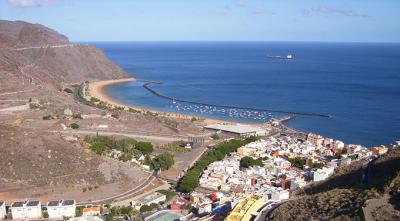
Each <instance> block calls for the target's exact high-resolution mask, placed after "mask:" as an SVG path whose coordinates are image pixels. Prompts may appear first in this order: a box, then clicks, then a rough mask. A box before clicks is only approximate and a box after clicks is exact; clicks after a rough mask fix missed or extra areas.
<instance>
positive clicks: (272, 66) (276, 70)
mask: <svg viewBox="0 0 400 221" xmlns="http://www.w3.org/2000/svg"><path fill="white" fill-rule="evenodd" d="M91 44H92V45H94V46H96V47H99V48H101V49H102V50H104V51H105V53H106V54H107V56H108V57H109V58H110V59H111V60H112V61H113V62H115V63H116V64H118V65H120V66H121V67H122V68H123V69H124V70H125V71H126V72H128V73H129V74H130V75H132V76H134V77H136V78H140V79H147V80H155V81H159V82H161V84H150V85H149V86H150V87H151V88H152V89H154V90H156V91H157V92H158V93H160V94H163V95H166V96H169V97H172V98H174V99H176V100H175V101H171V100H166V99H163V98H160V97H157V96H155V95H154V94H152V93H150V92H149V91H148V90H146V89H145V88H143V87H142V85H143V83H140V82H134V83H125V84H119V85H113V86H110V87H108V88H107V89H106V90H107V93H108V94H109V95H110V96H112V97H113V98H115V99H117V100H119V101H121V102H123V103H126V104H132V105H136V106H140V107H145V108H151V109H156V110H161V111H168V112H178V113H188V114H195V115H199V116H205V117H214V118H219V119H227V120H235V121H239V122H265V121H267V120H269V119H270V118H271V117H282V116H285V115H288V113H281V112H273V110H281V111H287V112H302V113H303V112H304V113H311V114H314V113H319V114H325V115H329V116H330V117H321V116H314V115H311V116H304V115H296V118H295V119H294V120H292V121H289V122H288V125H289V126H291V127H294V128H296V129H298V130H301V131H304V132H314V133H318V134H321V135H323V136H326V137H331V138H334V139H339V140H342V141H344V142H345V143H355V144H362V145H365V146H367V147H372V146H377V145H381V144H391V143H393V142H394V141H395V140H400V44H383V43H382V44H379V43H295V42H118V43H116V42H96V43H91ZM288 54H293V56H294V59H291V60H286V59H270V58H267V55H282V56H286V55H288ZM179 100H187V101H194V102H200V103H206V104H214V105H217V106H210V105H198V104H191V103H185V102H180V101H179ZM220 105H224V106H236V107H243V109H237V108H228V107H220Z"/></svg>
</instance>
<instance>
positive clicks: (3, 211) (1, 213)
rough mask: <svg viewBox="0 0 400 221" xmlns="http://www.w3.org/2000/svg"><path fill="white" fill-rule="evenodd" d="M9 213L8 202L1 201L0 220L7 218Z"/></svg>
mask: <svg viewBox="0 0 400 221" xmlns="http://www.w3.org/2000/svg"><path fill="white" fill-rule="evenodd" d="M6 215H7V211H6V204H5V203H4V202H2V201H0V220H1V219H5V218H6Z"/></svg>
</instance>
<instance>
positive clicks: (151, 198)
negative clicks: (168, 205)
mask: <svg viewBox="0 0 400 221" xmlns="http://www.w3.org/2000/svg"><path fill="white" fill-rule="evenodd" d="M166 199H167V198H166V197H165V195H164V194H161V193H158V192H154V193H149V194H146V195H144V196H142V197H140V198H139V199H137V200H134V201H132V202H131V205H132V206H133V207H135V208H136V209H138V210H139V209H140V207H142V206H143V205H148V206H150V204H152V203H155V204H159V203H160V202H164V201H165V200H166Z"/></svg>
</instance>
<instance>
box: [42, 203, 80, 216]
mask: <svg viewBox="0 0 400 221" xmlns="http://www.w3.org/2000/svg"><path fill="white" fill-rule="evenodd" d="M75 210H76V202H75V200H59V201H50V202H48V203H47V213H48V214H49V218H50V219H62V218H64V217H68V218H71V217H75Z"/></svg>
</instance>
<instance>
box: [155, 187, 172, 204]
mask: <svg viewBox="0 0 400 221" xmlns="http://www.w3.org/2000/svg"><path fill="white" fill-rule="evenodd" d="M157 192H159V193H161V194H163V195H165V197H166V200H165V202H169V201H171V200H172V199H173V198H174V197H175V196H176V193H175V192H174V191H170V190H157Z"/></svg>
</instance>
